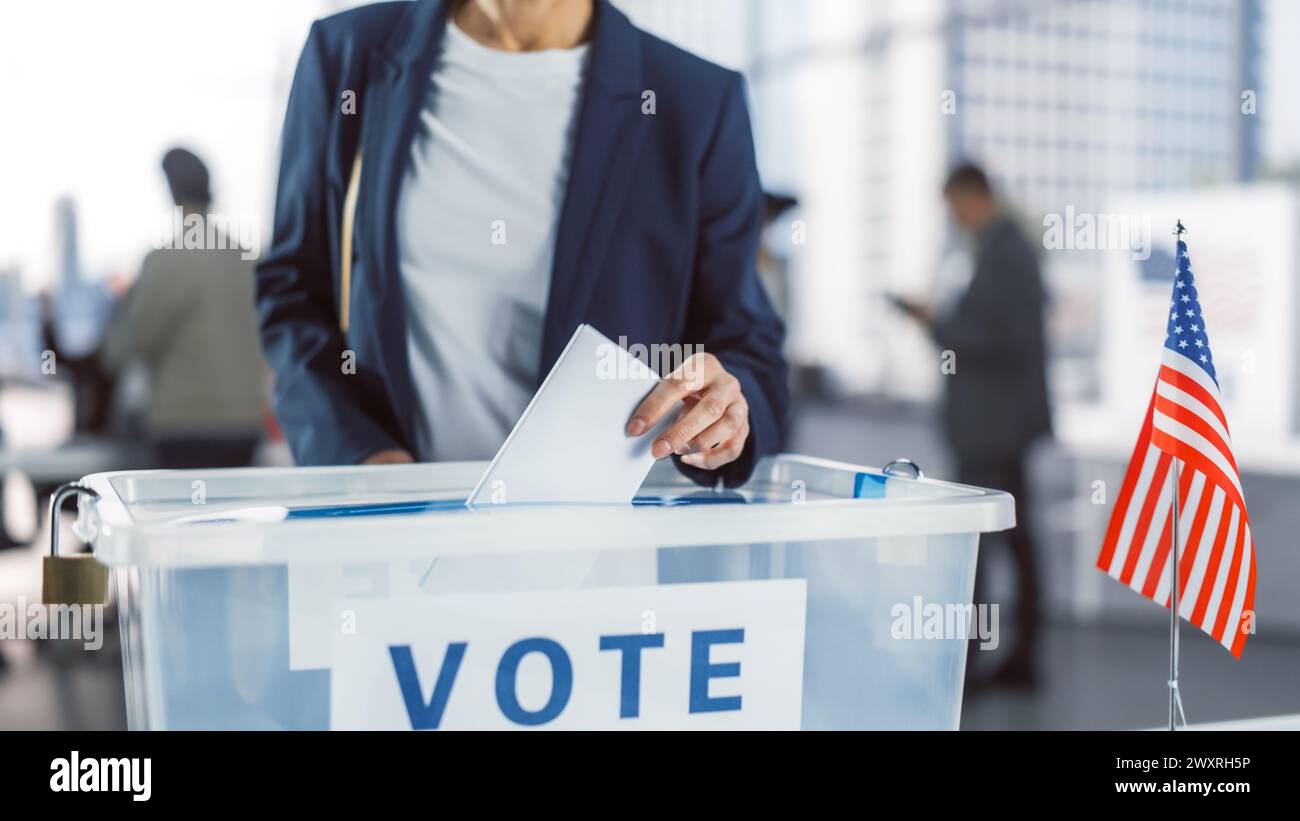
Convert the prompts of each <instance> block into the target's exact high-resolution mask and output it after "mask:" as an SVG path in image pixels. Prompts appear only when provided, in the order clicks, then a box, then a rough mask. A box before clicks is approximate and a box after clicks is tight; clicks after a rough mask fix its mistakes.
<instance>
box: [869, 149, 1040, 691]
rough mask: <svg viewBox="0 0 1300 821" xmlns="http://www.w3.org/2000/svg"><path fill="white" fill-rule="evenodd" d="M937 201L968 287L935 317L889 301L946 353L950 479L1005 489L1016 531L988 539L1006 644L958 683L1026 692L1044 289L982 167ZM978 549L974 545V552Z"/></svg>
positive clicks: (1033, 599)
mask: <svg viewBox="0 0 1300 821" xmlns="http://www.w3.org/2000/svg"><path fill="white" fill-rule="evenodd" d="M943 195H944V199H945V200H946V201H947V204H948V209H949V212H950V213H951V215H952V218H953V221H954V222H955V223H956V224H957V226H958V227H959V228H960V229H961V230H962V231H963V232H965V233H966V234H968V235H969V236H970V237H971V239H972V240H973V242H974V246H975V248H974V270H973V273H972V276H971V279H970V283H969V285H968V286H967V288H966V291H965V293H964V294H962V295H961V297H960V298H959V299H958V300H956V302H955V303H954V307H953V308H952V309H951V310H949V311H947V312H945V313H943V314H942V315H936V314H935V312H934V311H932V310H931V309H929V308H927V307H925V306H921V305H918V304H915V303H912V302H909V301H907V300H905V299H901V298H895V299H894V302H895V304H897V305H898V306H899V307H900V308H901V309H902V310H903V311H905V312H906V313H907V314H909V315H910V316H912V317H913V318H915V319H916V320H917V321H919V322H921V323H922V324H923V325H924V326H926V327H927V328H928V329H929V331H930V334H931V336H932V337H933V338H934V341H935V343H936V344H937V345H938V346H939V348H940V349H941V350H943V351H952V352H953V354H954V355H955V363H954V364H955V369H954V370H953V371H952V372H945V375H944V378H943V380H942V381H943V384H944V389H945V390H944V399H943V412H942V424H943V429H944V434H945V437H946V439H947V441H948V445H949V447H950V448H951V450H952V454H953V456H954V459H955V461H956V465H957V479H958V481H960V482H962V483H964V484H969V485H978V486H980V487H988V488H996V489H999V490H1005V491H1007V492H1008V493H1010V494H1012V495H1013V496H1014V497H1015V499H1016V519H1017V522H1018V524H1017V525H1016V527H1015V528H1014V529H1012V530H1011V531H1009V532H1008V533H1006V534H992V535H993V536H994V537H1005V538H1004V539H999V540H998V541H999V542H1001V541H1005V542H1006V544H1007V546H1008V547H1009V548H1010V556H1011V559H1012V566H1013V568H1014V573H1015V588H1016V593H1017V601H1016V620H1015V624H1016V631H1015V632H1016V635H1015V642H1014V646H1012V647H1011V649H1010V651H1009V652H1008V653H1007V656H1006V658H1005V660H1003V661H1002V662H1001V663H1000V664H999V665H998V666H997V667H996V669H995V670H994V671H993V672H992V673H991V674H990V675H989V676H988V677H987V678H977V679H973V680H971V681H969V682H968V684H967V686H968V687H969V688H972V689H976V688H979V687H980V686H983V685H987V684H992V685H1004V686H1013V687H1033V686H1035V685H1036V682H1037V669H1036V657H1035V653H1036V645H1037V635H1038V627H1039V623H1038V622H1039V618H1040V606H1039V587H1038V584H1039V579H1038V561H1037V557H1036V548H1035V545H1034V540H1033V537H1032V534H1031V532H1030V518H1031V517H1030V496H1029V493H1028V490H1029V487H1028V483H1027V482H1026V480H1025V475H1026V462H1027V456H1028V453H1029V449H1030V446H1031V445H1032V444H1033V443H1034V442H1035V440H1037V439H1039V438H1041V437H1043V436H1045V435H1047V434H1049V433H1050V432H1051V410H1050V407H1049V403H1048V396H1047V375H1046V361H1047V349H1046V342H1045V337H1044V327H1043V326H1044V321H1043V311H1044V307H1045V304H1046V292H1045V291H1044V288H1043V283H1042V278H1041V276H1040V273H1039V266H1038V257H1037V254H1036V252H1035V250H1034V247H1033V245H1031V244H1030V242H1029V241H1028V240H1027V239H1026V238H1025V237H1024V235H1023V234H1022V233H1021V232H1020V230H1019V229H1018V228H1017V227H1016V225H1015V223H1014V222H1013V221H1012V219H1011V217H1010V216H1009V215H1008V214H1007V213H1005V212H1004V211H1003V209H1002V208H1001V206H1000V205H999V203H998V200H997V197H996V196H995V195H994V191H993V188H992V186H991V185H990V183H989V180H988V177H987V175H985V173H984V171H983V170H982V169H980V168H979V167H978V166H976V165H972V164H963V165H960V166H958V167H957V168H955V169H954V170H953V171H952V172H951V173H950V174H949V176H948V178H947V181H946V182H945V183H944V187H943ZM985 538H986V539H987V538H988V537H987V536H986V537H985ZM986 545H987V542H986V541H982V543H981V547H982V548H985V547H986ZM990 553H991V551H989V550H987V549H982V550H980V558H979V569H978V571H977V572H976V576H975V582H976V591H975V600H976V601H977V602H980V601H985V597H984V593H985V592H986V589H987V570H988V566H989V565H988V557H989V555H990ZM982 580H983V581H982ZM975 646H976V645H975V644H972V652H971V653H970V656H971V657H972V658H973V657H974V656H975V655H977V654H976V653H975V652H974V648H975ZM995 652H997V651H995ZM968 660H969V659H968ZM970 668H971V665H970V664H968V670H969V669H970Z"/></svg>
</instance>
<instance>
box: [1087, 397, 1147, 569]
mask: <svg viewBox="0 0 1300 821" xmlns="http://www.w3.org/2000/svg"><path fill="white" fill-rule="evenodd" d="M1151 397H1152V398H1153V399H1154V398H1155V392H1154V391H1153V392H1152V394H1151ZM1153 404H1154V403H1152V402H1148V403H1147V415H1146V419H1144V420H1143V421H1142V431H1141V432H1140V433H1139V434H1138V440H1137V445H1136V446H1135V447H1134V448H1133V455H1132V456H1131V457H1129V460H1128V471H1127V472H1125V474H1124V484H1122V485H1121V486H1120V489H1119V497H1118V498H1116V499H1115V508H1114V510H1113V511H1111V514H1110V524H1108V525H1107V526H1106V539H1105V540H1104V541H1103V542H1102V543H1101V553H1100V554H1099V555H1098V556H1097V567H1099V568H1101V570H1102V572H1104V573H1109V572H1110V564H1111V562H1112V561H1113V560H1114V558H1115V546H1116V543H1117V542H1118V541H1119V532H1120V530H1122V529H1123V527H1124V517H1125V516H1126V515H1127V514H1128V506H1129V503H1130V502H1131V501H1132V499H1133V487H1134V486H1135V485H1136V484H1137V480H1138V474H1140V473H1141V472H1142V459H1141V458H1140V457H1142V456H1143V455H1145V453H1146V451H1147V449H1148V448H1149V447H1151V408H1152V405H1153Z"/></svg>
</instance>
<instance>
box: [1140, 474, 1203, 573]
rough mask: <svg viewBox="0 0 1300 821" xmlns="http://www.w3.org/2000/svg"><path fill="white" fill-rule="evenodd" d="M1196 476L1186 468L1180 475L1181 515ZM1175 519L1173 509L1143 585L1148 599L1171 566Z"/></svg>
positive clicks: (1166, 521) (1179, 499)
mask: <svg viewBox="0 0 1300 821" xmlns="http://www.w3.org/2000/svg"><path fill="white" fill-rule="evenodd" d="M1194 476H1196V473H1195V472H1194V471H1190V470H1187V469H1186V468H1184V469H1183V470H1182V471H1181V472H1180V473H1179V474H1178V510H1179V512H1180V513H1181V512H1182V511H1184V510H1186V509H1187V496H1188V494H1189V493H1190V492H1191V490H1192V478H1193V477H1194ZM1173 519H1174V511H1173V510H1172V506H1171V509H1170V511H1169V515H1168V516H1166V517H1165V528H1164V530H1163V531H1161V533H1160V544H1159V545H1157V546H1156V555H1155V558H1154V559H1152V560H1151V566H1150V567H1149V568H1147V580H1146V583H1145V584H1143V585H1142V595H1143V596H1146V597H1147V598H1148V599H1154V598H1155V596H1156V588H1157V587H1159V586H1160V577H1161V575H1163V574H1164V572H1165V567H1166V565H1168V564H1169V545H1170V544H1171V543H1172V541H1173V540H1172V537H1171V533H1170V525H1171V524H1172V522H1173Z"/></svg>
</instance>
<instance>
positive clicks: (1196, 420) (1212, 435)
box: [1154, 394, 1239, 473]
mask: <svg viewBox="0 0 1300 821" xmlns="http://www.w3.org/2000/svg"><path fill="white" fill-rule="evenodd" d="M1154 401H1155V408H1156V410H1158V411H1160V412H1161V413H1163V414H1164V415H1165V416H1168V417H1169V418H1171V419H1173V420H1174V421H1175V422H1178V423H1180V424H1183V425H1186V426H1187V427H1189V428H1191V429H1192V430H1194V431H1196V432H1197V433H1199V434H1200V435H1201V436H1204V437H1205V441H1207V442H1209V443H1210V444H1211V445H1213V446H1214V448H1215V450H1217V451H1219V454H1220V455H1221V456H1223V458H1224V460H1226V461H1227V463H1228V464H1230V465H1232V470H1233V472H1234V473H1238V472H1239V471H1238V470H1237V460H1236V459H1234V458H1233V456H1232V448H1230V447H1228V443H1227V442H1225V441H1223V437H1222V436H1220V435H1219V432H1218V431H1217V430H1215V429H1214V428H1213V427H1211V426H1210V423H1209V422H1206V421H1205V419H1204V418H1203V417H1202V416H1201V415H1200V414H1198V413H1196V412H1195V411H1193V410H1191V409H1189V408H1185V407H1183V406H1182V405H1179V404H1178V403H1177V402H1174V401H1173V400H1172V399H1168V398H1166V397H1164V396H1161V395H1159V394H1156V395H1155V397H1154Z"/></svg>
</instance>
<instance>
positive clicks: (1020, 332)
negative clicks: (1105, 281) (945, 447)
mask: <svg viewBox="0 0 1300 821" xmlns="http://www.w3.org/2000/svg"><path fill="white" fill-rule="evenodd" d="M1044 301H1045V296H1044V290H1043V283H1042V279H1041V277H1040V276H1039V272H1038V259H1037V256H1036V254H1035V253H1034V249H1033V247H1032V246H1031V245H1030V244H1029V243H1028V242H1027V241H1026V240H1025V238H1024V237H1023V236H1022V235H1021V234H1020V232H1019V230H1017V229H1016V227H1015V225H1014V224H1013V223H1012V222H1011V220H1009V219H1007V218H1005V217H1001V218H998V219H997V220H996V221H995V222H994V223H992V224H991V225H989V226H988V227H987V228H986V229H985V230H984V231H983V232H982V233H981V234H980V235H979V238H978V248H977V251H976V257H975V272H974V276H973V278H972V279H971V283H970V287H969V289H968V290H967V291H966V294H965V295H964V296H963V297H962V299H961V301H960V302H959V303H958V304H957V306H956V308H955V309H954V310H953V311H952V312H951V313H950V314H949V315H948V316H946V317H944V318H943V319H941V320H939V321H938V322H936V323H935V326H934V338H935V341H936V342H938V344H939V347H940V348H942V349H944V350H951V351H952V352H953V353H954V354H955V357H956V372H955V373H952V374H948V375H946V376H945V377H944V379H943V382H944V386H945V396H944V407H943V426H944V433H945V434H946V436H947V438H948V441H949V443H950V444H951V445H952V448H953V450H954V451H955V452H956V454H957V456H958V459H959V461H961V462H963V463H965V462H969V461H972V460H976V461H978V460H982V459H992V460H998V459H1005V458H1007V457H1009V456H1013V455H1018V454H1020V453H1021V452H1023V451H1024V450H1025V448H1026V447H1027V446H1028V445H1029V444H1030V443H1031V442H1032V441H1033V440H1035V439H1037V438H1038V437H1040V436H1042V435H1044V434H1046V433H1048V432H1050V430H1051V413H1050V410H1049V408H1048V399H1047V379H1046V375H1045V372H1044V371H1045V363H1046V345H1045V343H1044V339H1043V303H1044Z"/></svg>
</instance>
